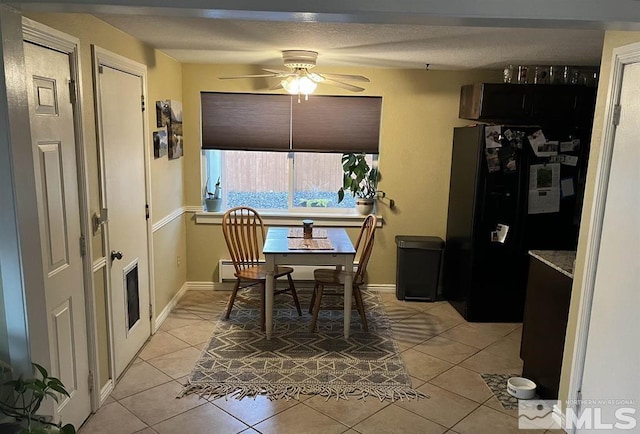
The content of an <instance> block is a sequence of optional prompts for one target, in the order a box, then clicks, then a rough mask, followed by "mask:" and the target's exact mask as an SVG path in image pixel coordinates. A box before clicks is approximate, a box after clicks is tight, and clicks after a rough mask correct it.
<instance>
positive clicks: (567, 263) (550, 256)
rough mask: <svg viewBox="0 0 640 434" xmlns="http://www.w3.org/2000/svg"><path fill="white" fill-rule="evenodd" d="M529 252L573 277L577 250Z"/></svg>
mask: <svg viewBox="0 0 640 434" xmlns="http://www.w3.org/2000/svg"><path fill="white" fill-rule="evenodd" d="M529 254H530V255H531V256H533V257H534V258H536V259H538V260H540V261H542V262H544V263H545V264H547V265H548V266H550V267H551V268H554V269H556V270H558V271H559V272H561V273H562V274H564V275H565V276H568V277H570V278H571V279H573V265H574V263H575V260H576V252H575V250H530V251H529Z"/></svg>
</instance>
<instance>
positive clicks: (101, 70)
mask: <svg viewBox="0 0 640 434" xmlns="http://www.w3.org/2000/svg"><path fill="white" fill-rule="evenodd" d="M98 74H104V68H103V67H102V65H98Z"/></svg>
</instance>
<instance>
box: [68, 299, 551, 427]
mask: <svg viewBox="0 0 640 434" xmlns="http://www.w3.org/2000/svg"><path fill="white" fill-rule="evenodd" d="M228 297H229V292H227V291H189V292H187V294H186V295H185V296H184V297H183V298H182V299H181V300H180V303H179V305H178V306H177V307H176V308H175V309H174V311H173V312H172V313H171V314H170V316H169V317H168V318H167V320H166V321H165V322H164V323H163V325H162V327H161V329H160V330H159V331H158V332H157V333H156V334H155V335H154V336H152V338H151V339H150V340H149V342H147V343H146V345H145V346H144V347H143V349H142V350H141V351H140V353H139V355H138V357H137V359H136V360H135V361H134V362H133V364H132V365H131V366H130V367H129V368H128V370H127V371H126V372H125V374H124V375H123V376H122V378H121V379H120V381H119V382H118V384H117V386H116V387H115V389H114V390H113V392H112V394H111V396H110V397H109V399H108V400H107V402H106V403H105V404H104V405H103V406H102V407H101V408H100V409H99V410H98V411H97V412H96V413H95V414H94V415H92V416H91V417H90V418H89V419H88V420H87V422H85V424H84V425H83V426H82V428H81V429H80V434H99V433H115V432H117V433H118V434H128V433H144V434H152V433H160V434H164V433H167V434H170V433H215V434H234V433H240V432H242V433H246V434H251V433H263V434H272V433H273V434H276V433H277V434H289V433H291V434H303V433H308V434H311V433H321V434H332V433H336V434H338V433H345V434H358V433H361V434H368V433H402V434H409V433H411V434H413V433H416V434H418V433H429V434H431V433H434V434H440V433H445V432H446V433H459V434H464V433H473V434H483V433H487V434H503V433H504V434H507V433H525V432H537V433H541V434H543V433H544V431H524V430H518V423H517V418H516V417H517V412H515V411H514V410H504V409H503V408H502V406H501V405H500V403H499V402H498V400H497V399H496V398H495V397H493V395H492V393H491V392H490V390H489V388H488V387H487V386H486V385H485V383H484V381H483V380H482V378H481V377H480V373H519V372H521V370H522V362H521V360H520V358H519V356H518V354H519V348H520V336H521V333H522V326H521V324H502V323H501V324H480V323H467V322H466V321H465V320H464V319H463V318H462V317H461V316H460V315H459V314H458V313H457V312H456V311H455V309H453V308H452V307H451V306H450V305H449V304H448V303H447V302H436V303H420V302H404V301H398V300H396V297H395V294H393V293H383V294H382V298H383V300H384V303H385V309H386V311H387V314H388V315H389V317H390V318H391V320H392V324H393V328H394V335H395V338H396V340H397V342H398V346H399V347H400V349H401V351H402V355H403V359H404V362H405V365H406V366H407V369H408V372H409V374H410V375H411V378H412V381H413V386H414V387H415V388H417V389H418V390H420V391H422V392H425V393H426V394H428V395H429V396H430V397H431V398H430V399H421V400H418V401H400V402H395V403H389V402H383V403H381V402H379V401H378V400H376V399H368V400H366V401H365V402H363V401H361V400H356V399H351V400H348V401H336V400H329V401H326V400H325V398H322V397H318V396H316V397H303V398H301V399H300V401H297V400H290V401H284V400H278V401H269V400H268V399H266V398H264V397H259V398H257V399H246V398H245V399H243V400H240V401H238V400H235V399H229V400H225V399H224V398H221V399H217V400H206V399H200V398H198V397H197V396H194V395H189V396H186V397H183V398H180V399H176V396H177V395H178V393H179V392H180V390H181V387H182V384H184V383H185V382H186V379H187V376H188V374H189V373H190V371H191V369H192V367H193V365H194V363H195V361H196V359H197V358H198V356H199V354H200V352H201V350H202V348H203V346H204V345H205V344H206V342H207V341H208V338H209V336H210V334H211V332H212V330H213V326H214V324H215V321H216V320H217V319H218V318H219V316H220V315H221V313H222V312H223V310H224V307H225V303H226V300H227V299H228ZM551 432H552V431H549V433H551ZM558 432H561V431H558Z"/></svg>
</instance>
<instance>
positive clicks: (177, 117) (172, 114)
mask: <svg viewBox="0 0 640 434" xmlns="http://www.w3.org/2000/svg"><path fill="white" fill-rule="evenodd" d="M156 123H157V126H158V127H165V126H166V127H167V131H166V137H165V139H166V148H165V149H166V150H167V151H166V153H167V154H168V155H169V160H175V159H176V158H180V157H182V155H183V143H182V102H181V101H177V100H174V99H167V100H164V101H156ZM155 144H156V137H155V133H154V155H156V154H155ZM158 146H159V149H160V148H161V145H160V144H159V145H158ZM159 152H160V151H159ZM160 156H162V155H160ZM156 158H159V157H158V156H156Z"/></svg>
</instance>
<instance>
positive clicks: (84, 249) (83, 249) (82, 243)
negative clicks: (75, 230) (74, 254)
mask: <svg viewBox="0 0 640 434" xmlns="http://www.w3.org/2000/svg"><path fill="white" fill-rule="evenodd" d="M86 241H87V240H86V239H85V238H84V235H80V256H83V257H84V256H85V255H86V254H87V243H86Z"/></svg>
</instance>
